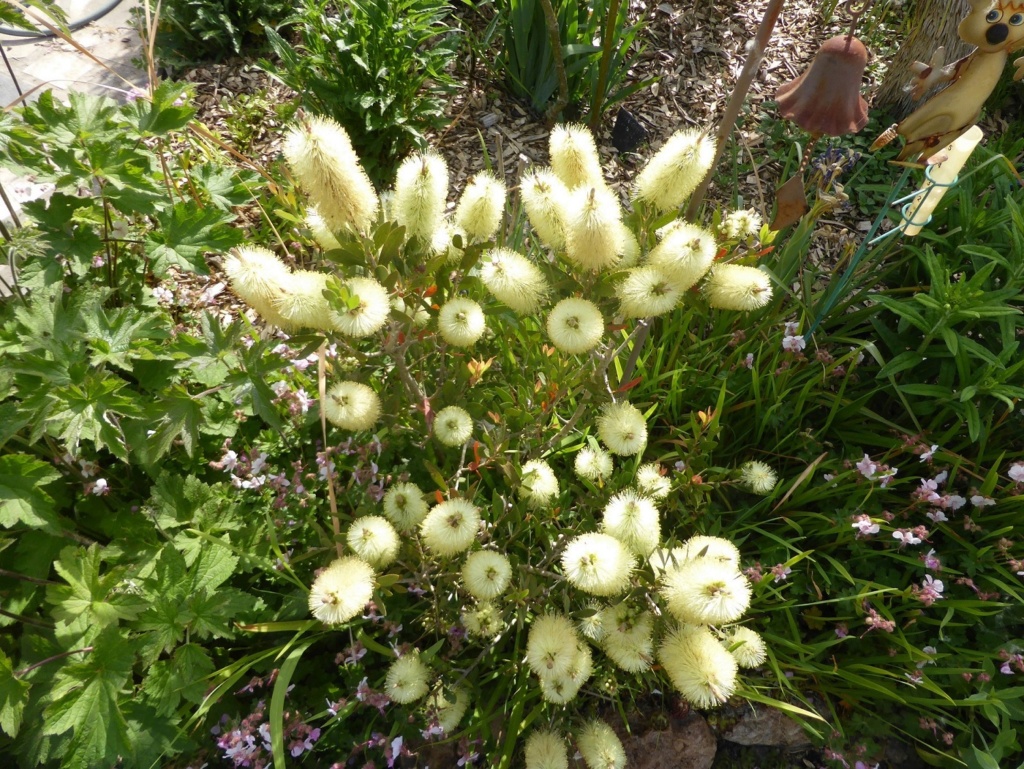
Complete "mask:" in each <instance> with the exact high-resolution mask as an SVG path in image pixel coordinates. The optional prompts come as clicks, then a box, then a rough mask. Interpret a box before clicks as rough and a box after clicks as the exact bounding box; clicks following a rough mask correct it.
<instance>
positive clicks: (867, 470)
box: [856, 454, 878, 480]
mask: <svg viewBox="0 0 1024 769" xmlns="http://www.w3.org/2000/svg"><path fill="white" fill-rule="evenodd" d="M856 466H857V470H858V471H860V474H861V475H863V476H864V477H865V478H867V479H868V480H871V479H872V478H874V477H875V473H876V472H878V465H877V464H875V463H874V462H873V461H872V460H871V457H869V456H868V455H867V454H865V455H864V459H862V460H861V461H860V462H858V463H857V465H856Z"/></svg>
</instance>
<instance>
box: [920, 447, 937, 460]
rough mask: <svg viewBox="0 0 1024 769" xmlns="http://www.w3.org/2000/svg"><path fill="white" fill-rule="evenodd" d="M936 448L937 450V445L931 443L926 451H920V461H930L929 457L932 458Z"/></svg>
mask: <svg viewBox="0 0 1024 769" xmlns="http://www.w3.org/2000/svg"><path fill="white" fill-rule="evenodd" d="M938 450H939V447H938V445H937V444H934V443H933V444H932V446H931V448H929V449H928V450H927V451H924V452H922V453H921V461H922V462H930V461H931V459H932V456H933V455H934V454H935V452H936V451H938Z"/></svg>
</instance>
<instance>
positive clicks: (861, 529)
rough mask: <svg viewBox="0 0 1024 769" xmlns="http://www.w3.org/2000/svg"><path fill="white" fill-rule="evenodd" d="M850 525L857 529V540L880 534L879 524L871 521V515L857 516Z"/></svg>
mask: <svg viewBox="0 0 1024 769" xmlns="http://www.w3.org/2000/svg"><path fill="white" fill-rule="evenodd" d="M850 525H851V526H852V527H853V528H855V529H857V539H860V538H862V537H867V536H870V535H871V534H877V533H878V524H877V523H875V522H874V521H872V520H871V516H870V515H856V516H854V518H853V523H851V524H850Z"/></svg>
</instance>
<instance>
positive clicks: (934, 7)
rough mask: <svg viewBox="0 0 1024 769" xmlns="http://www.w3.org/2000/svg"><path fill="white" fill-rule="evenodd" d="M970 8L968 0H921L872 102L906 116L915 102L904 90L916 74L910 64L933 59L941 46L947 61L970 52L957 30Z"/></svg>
mask: <svg viewBox="0 0 1024 769" xmlns="http://www.w3.org/2000/svg"><path fill="white" fill-rule="evenodd" d="M970 10H971V6H970V3H969V2H968V0H917V3H916V4H915V7H914V10H913V11H912V12H911V16H910V20H909V22H908V23H907V24H905V25H904V28H905V29H909V30H910V36H909V37H908V38H907V39H906V41H905V42H904V43H903V45H902V46H901V47H900V50H899V51H898V52H897V53H896V56H895V57H893V60H892V63H891V64H890V65H889V69H888V71H887V72H886V73H885V79H884V80H883V81H882V85H881V86H880V87H879V89H878V93H877V94H876V95H875V100H874V104H873V105H872V106H874V107H875V108H876V109H885V110H887V111H889V112H891V113H892V114H893V115H894V117H895V118H896V119H897V120H901V119H903V118H904V117H906V116H907V114H908V113H909V112H910V110H911V107H913V106H914V102H913V101H911V98H910V94H908V93H907V92H905V91H904V90H903V87H904V86H905V85H906V84H907V83H909V82H910V80H911V79H912V77H913V74H912V73H911V71H910V65H911V64H913V63H914V62H915V61H924V62H926V61H928V60H930V59H931V57H932V54H933V53H934V52H935V49H936V48H938V47H939V46H945V48H946V57H945V63H946V64H948V63H949V62H951V61H956V60H957V59H960V58H962V57H964V56H966V55H967V54H968V53H970V52H971V50H972V48H973V46H970V45H968V44H967V43H965V42H964V41H963V40H961V39H960V37H959V36H958V35H957V33H956V28H957V26H958V25H959V24H960V22H961V20H962V19H963V18H964V17H965V16H967V14H968V13H969V12H970Z"/></svg>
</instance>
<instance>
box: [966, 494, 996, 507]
mask: <svg viewBox="0 0 1024 769" xmlns="http://www.w3.org/2000/svg"><path fill="white" fill-rule="evenodd" d="M995 503H996V501H995V500H994V499H992V498H991V497H986V496H982V495H981V494H975V495H974V496H973V497H971V504H972V505H974V506H975V507H991V506H992V505H994V504H995Z"/></svg>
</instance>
